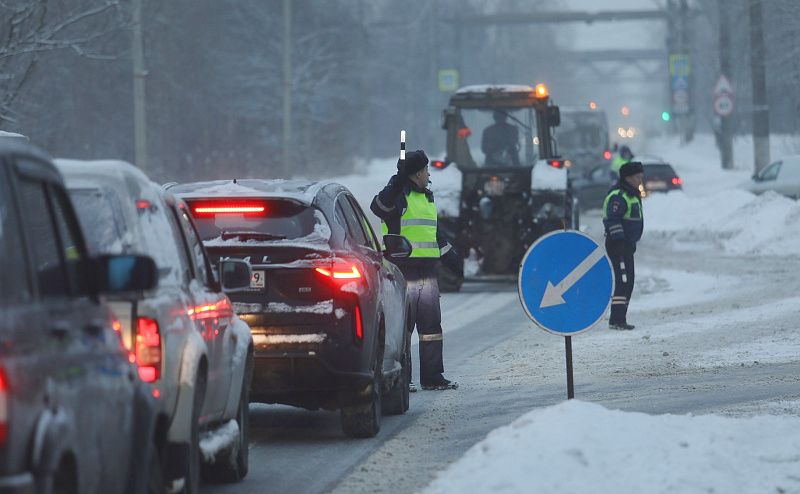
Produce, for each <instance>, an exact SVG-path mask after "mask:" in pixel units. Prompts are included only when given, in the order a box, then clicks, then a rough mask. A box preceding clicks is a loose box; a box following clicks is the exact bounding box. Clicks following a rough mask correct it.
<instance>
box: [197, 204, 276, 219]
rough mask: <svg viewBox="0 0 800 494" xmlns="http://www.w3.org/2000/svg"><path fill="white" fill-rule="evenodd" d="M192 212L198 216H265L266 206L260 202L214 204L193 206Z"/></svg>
mask: <svg viewBox="0 0 800 494" xmlns="http://www.w3.org/2000/svg"><path fill="white" fill-rule="evenodd" d="M192 211H194V214H196V215H198V216H203V215H214V214H255V215H263V214H264V213H265V212H266V211H267V207H266V205H264V203H260V202H252V201H251V202H213V203H198V204H193V205H192Z"/></svg>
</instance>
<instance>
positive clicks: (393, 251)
mask: <svg viewBox="0 0 800 494" xmlns="http://www.w3.org/2000/svg"><path fill="white" fill-rule="evenodd" d="M383 245H384V253H385V254H386V256H387V257H388V258H389V259H406V258H407V257H409V256H411V252H412V251H413V250H414V248H413V247H411V242H409V241H408V239H407V238H406V237H404V236H402V235H392V234H388V235H384V236H383Z"/></svg>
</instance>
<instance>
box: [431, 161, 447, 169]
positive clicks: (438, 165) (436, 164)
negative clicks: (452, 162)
mask: <svg viewBox="0 0 800 494" xmlns="http://www.w3.org/2000/svg"><path fill="white" fill-rule="evenodd" d="M431 164H432V165H433V167H434V168H438V169H440V170H441V169H442V168H444V161H441V160H435V161H434V162H433V163H431Z"/></svg>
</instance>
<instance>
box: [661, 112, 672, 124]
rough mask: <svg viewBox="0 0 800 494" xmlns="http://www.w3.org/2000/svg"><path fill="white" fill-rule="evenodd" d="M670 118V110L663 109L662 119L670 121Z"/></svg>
mask: <svg viewBox="0 0 800 494" xmlns="http://www.w3.org/2000/svg"><path fill="white" fill-rule="evenodd" d="M669 119H670V114H669V112H668V111H662V112H661V120H663V121H665V122H669Z"/></svg>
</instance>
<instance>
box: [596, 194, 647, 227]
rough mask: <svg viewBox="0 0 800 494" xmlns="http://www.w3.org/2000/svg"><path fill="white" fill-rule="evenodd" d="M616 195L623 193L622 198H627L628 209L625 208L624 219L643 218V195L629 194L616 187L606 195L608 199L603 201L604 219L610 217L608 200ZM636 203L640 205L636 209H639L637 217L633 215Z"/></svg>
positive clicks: (636, 219) (634, 219)
mask: <svg viewBox="0 0 800 494" xmlns="http://www.w3.org/2000/svg"><path fill="white" fill-rule="evenodd" d="M615 195H622V198H623V199H624V200H625V205H626V206H627V209H626V210H625V215H624V216H623V217H622V219H624V220H630V221H642V218H643V211H642V198H641V197H635V196H629V195H628V194H625V193H623V192H622V189H614V190H612V191H611V192H610V193H609V194H608V195H607V196H606V200H605V201H603V219H604V220H607V219H608V201H610V200H611V198H612V197H614V196H615ZM634 205H636V206H639V207H638V208H636V210H637V211H638V213H639V215H638V216H636V217H635V218H634V217H633V216H631V214H632V213H633V209H634V208H633V206H634Z"/></svg>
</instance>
